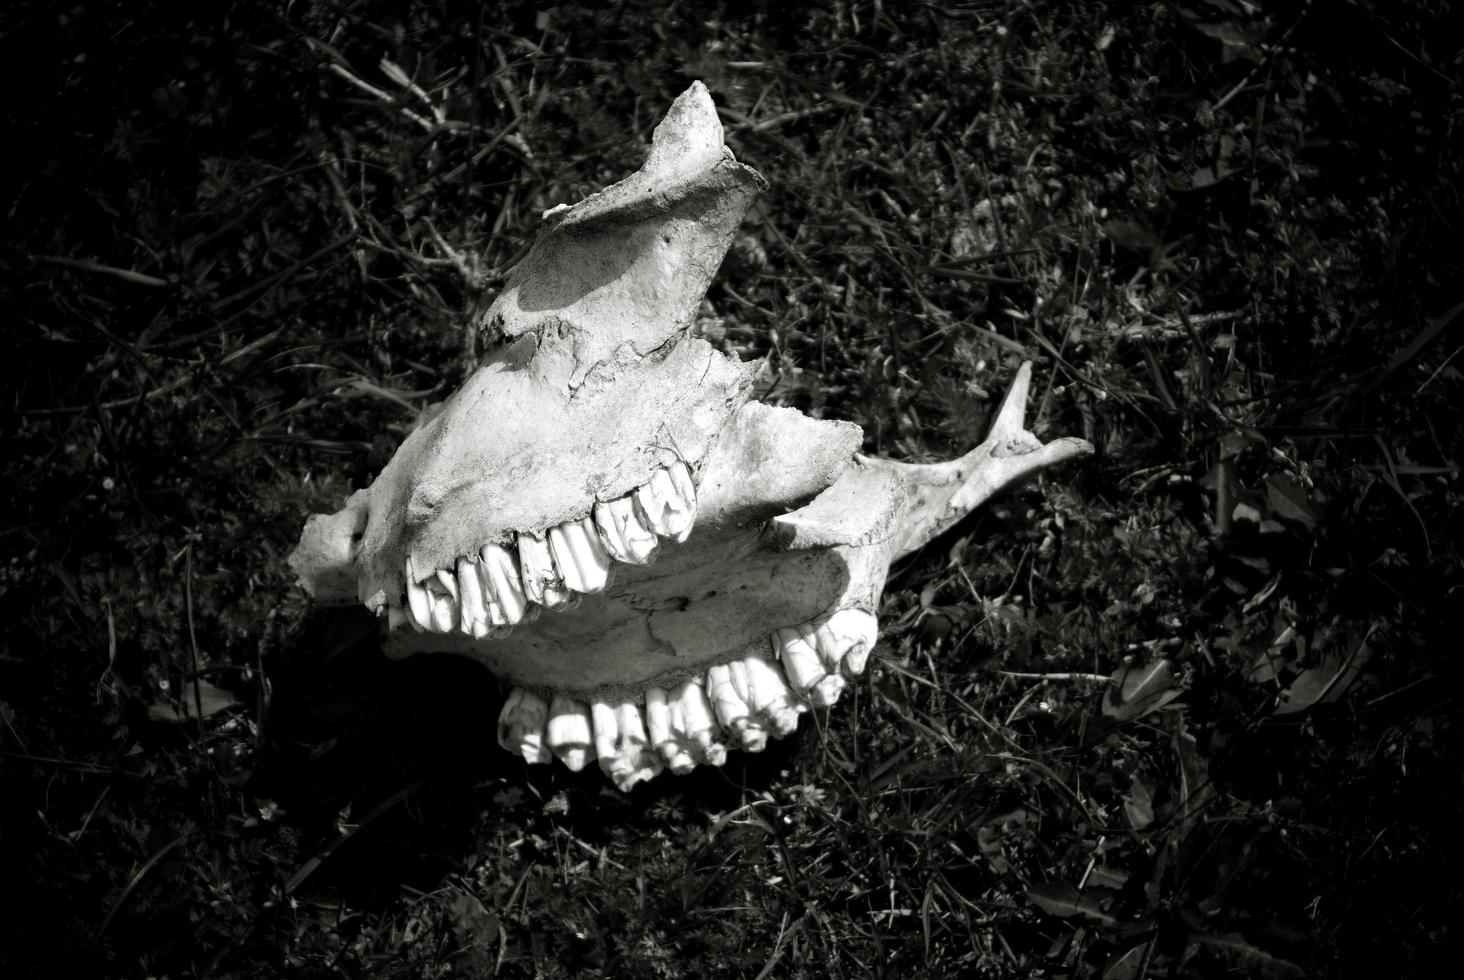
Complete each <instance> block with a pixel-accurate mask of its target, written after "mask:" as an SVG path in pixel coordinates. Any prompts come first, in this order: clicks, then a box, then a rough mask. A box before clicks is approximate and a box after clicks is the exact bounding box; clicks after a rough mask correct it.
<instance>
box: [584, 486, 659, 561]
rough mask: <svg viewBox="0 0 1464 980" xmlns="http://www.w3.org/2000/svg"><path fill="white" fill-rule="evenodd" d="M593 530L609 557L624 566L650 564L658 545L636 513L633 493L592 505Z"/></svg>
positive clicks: (652, 534)
mask: <svg viewBox="0 0 1464 980" xmlns="http://www.w3.org/2000/svg"><path fill="white" fill-rule="evenodd" d="M595 529H596V530H597V531H598V532H599V534H600V543H601V544H603V545H604V546H605V550H606V552H608V553H609V555H610V557H611V558H614V559H615V560H616V561H618V562H624V563H625V564H627V565H649V564H650V563H651V562H652V561H654V560H655V558H656V551H657V549H658V548H659V547H660V542H658V541H657V540H656V535H655V534H654V533H653V532H652V531H651V529H650V528H649V527H648V526H646V522H645V520H644V518H642V517H641V515H640V514H638V513H637V512H636V505H635V494H634V493H631V494H629V495H627V496H624V497H621V498H620V499H618V500H609V501H606V502H604V503H599V504H596V505H595Z"/></svg>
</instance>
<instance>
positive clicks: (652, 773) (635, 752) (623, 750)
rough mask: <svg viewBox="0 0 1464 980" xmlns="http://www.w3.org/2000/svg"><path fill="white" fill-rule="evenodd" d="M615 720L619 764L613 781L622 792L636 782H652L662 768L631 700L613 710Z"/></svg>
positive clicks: (638, 712) (643, 717) (637, 707)
mask: <svg viewBox="0 0 1464 980" xmlns="http://www.w3.org/2000/svg"><path fill="white" fill-rule="evenodd" d="M615 714H616V716H617V717H616V720H617V721H618V722H619V723H620V746H619V748H620V763H619V767H618V768H619V771H620V773H621V775H620V776H619V777H618V778H616V777H615V776H614V775H612V777H611V778H612V779H615V785H616V786H618V787H620V789H621V790H622V791H624V792H629V791H630V788H631V787H632V786H634V785H635V784H636V783H643V782H645V781H646V780H648V779H655V778H656V777H657V776H659V775H660V774H661V770H662V769H664V768H665V766H664V765H663V764H662V763H661V758H660V756H658V755H657V754H656V752H655V750H654V749H652V748H651V740H650V738H649V737H647V735H646V721H645V716H644V715H643V714H642V713H641V706H640V705H638V704H636V703H635V702H633V701H626V702H623V703H621V704H620V705H618V706H617V707H616V709H615Z"/></svg>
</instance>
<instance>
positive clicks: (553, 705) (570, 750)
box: [547, 695, 595, 772]
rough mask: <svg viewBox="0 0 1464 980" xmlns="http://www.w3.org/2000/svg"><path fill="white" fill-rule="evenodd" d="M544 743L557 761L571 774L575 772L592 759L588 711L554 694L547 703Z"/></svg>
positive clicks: (574, 701)
mask: <svg viewBox="0 0 1464 980" xmlns="http://www.w3.org/2000/svg"><path fill="white" fill-rule="evenodd" d="M547 741H548V743H549V749H550V751H551V752H553V753H554V754H555V755H556V756H558V757H559V761H560V762H562V763H564V764H565V765H566V766H568V767H569V768H570V770H571V771H572V772H579V771H580V770H581V769H583V768H584V767H585V766H586V765H587V764H588V763H589V761H590V759H592V758H594V750H595V737H594V734H593V731H592V727H591V724H590V709H589V708H588V707H586V706H585V704H584V703H583V702H581V701H576V700H574V699H573V698H566V697H560V696H557V695H556V696H555V698H554V700H553V701H551V702H550V703H549V726H548V739H547Z"/></svg>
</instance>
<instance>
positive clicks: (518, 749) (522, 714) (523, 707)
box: [498, 687, 553, 762]
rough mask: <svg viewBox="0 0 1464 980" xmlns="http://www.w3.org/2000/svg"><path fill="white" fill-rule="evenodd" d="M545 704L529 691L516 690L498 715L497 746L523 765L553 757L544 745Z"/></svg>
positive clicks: (517, 688) (510, 694)
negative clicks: (501, 747) (512, 755)
mask: <svg viewBox="0 0 1464 980" xmlns="http://www.w3.org/2000/svg"><path fill="white" fill-rule="evenodd" d="M548 719H549V703H548V702H547V701H545V700H544V699H543V698H542V697H540V696H539V695H537V694H535V693H534V692H532V691H525V690H524V689H523V688H519V687H516V688H514V689H513V690H512V691H510V692H509V694H508V700H507V701H505V702H504V704H503V710H502V711H500V712H499V713H498V744H499V745H501V746H503V747H504V748H505V749H507V750H508V751H509V752H512V753H514V754H515V755H520V756H523V759H524V761H525V762H548V761H550V759H552V758H553V756H552V755H551V754H550V752H549V749H548V748H547V747H546V746H545V744H544V724H545V722H546V721H548Z"/></svg>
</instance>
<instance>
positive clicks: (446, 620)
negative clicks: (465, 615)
mask: <svg viewBox="0 0 1464 980" xmlns="http://www.w3.org/2000/svg"><path fill="white" fill-rule="evenodd" d="M425 584H426V586H427V594H428V595H430V596H431V597H432V628H433V629H434V630H436V631H437V632H438V633H451V632H452V631H453V629H454V628H456V627H457V624H458V600H457V579H456V578H454V577H453V574H452V572H448V571H443V570H442V569H438V570H437V571H436V572H434V573H433V575H432V577H431V578H429V579H428V580H427V581H426V583H425Z"/></svg>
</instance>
